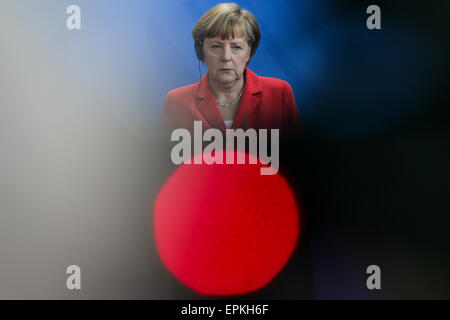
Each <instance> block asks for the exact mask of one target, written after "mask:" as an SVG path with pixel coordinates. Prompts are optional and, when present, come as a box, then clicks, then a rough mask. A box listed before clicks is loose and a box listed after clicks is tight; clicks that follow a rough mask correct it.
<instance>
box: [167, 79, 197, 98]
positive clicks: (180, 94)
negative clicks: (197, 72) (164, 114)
mask: <svg viewBox="0 0 450 320" xmlns="http://www.w3.org/2000/svg"><path fill="white" fill-rule="evenodd" d="M197 88H198V83H192V84H190V85H187V86H183V87H179V88H175V89H172V90H170V91H169V92H168V93H167V96H166V100H168V99H169V100H178V99H183V100H184V99H186V98H188V97H193V96H194V95H195V93H196V90H197Z"/></svg>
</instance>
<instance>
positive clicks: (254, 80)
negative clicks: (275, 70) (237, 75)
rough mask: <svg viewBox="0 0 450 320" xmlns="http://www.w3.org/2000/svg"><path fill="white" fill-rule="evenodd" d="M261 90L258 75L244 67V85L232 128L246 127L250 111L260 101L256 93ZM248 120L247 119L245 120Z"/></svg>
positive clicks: (259, 96)
mask: <svg viewBox="0 0 450 320" xmlns="http://www.w3.org/2000/svg"><path fill="white" fill-rule="evenodd" d="M261 91H262V88H261V83H260V82H259V77H258V76H257V75H256V74H255V73H253V72H252V71H251V70H250V69H249V68H246V69H245V87H244V92H243V93H242V97H241V101H240V103H239V108H238V110H237V112H236V116H235V117H234V121H233V126H232V128H233V129H237V128H244V129H248V128H246V126H247V124H246V120H247V119H248V116H249V115H250V113H251V112H252V111H253V110H254V109H255V108H256V107H257V106H258V105H259V103H260V102H261V95H260V94H257V93H259V92H261ZM247 121H248V120H247Z"/></svg>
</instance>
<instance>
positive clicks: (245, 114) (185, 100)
mask: <svg viewBox="0 0 450 320" xmlns="http://www.w3.org/2000/svg"><path fill="white" fill-rule="evenodd" d="M195 120H201V121H202V122H203V123H202V126H203V130H206V129H209V128H218V129H221V130H222V131H223V133H224V134H225V129H226V126H225V122H224V121H223V118H222V116H221V114H220V111H219V108H218V107H217V104H216V101H215V98H214V94H213V92H212V91H211V89H210V87H209V82H208V74H206V75H205V76H204V77H203V78H202V79H201V80H200V81H199V82H197V83H194V84H191V85H188V86H185V87H181V88H177V89H174V90H171V91H170V92H169V93H168V94H167V96H166V101H165V104H164V109H163V113H162V121H161V122H162V123H161V124H162V126H163V127H164V129H166V130H167V129H168V130H170V132H171V131H172V130H174V129H176V128H186V129H188V130H189V131H190V132H191V134H193V126H194V121H195ZM299 127H300V119H299V113H298V109H297V105H296V103H295V98H294V94H293V92H292V88H291V87H290V86H289V84H288V83H287V82H286V81H283V80H279V79H275V78H268V77H260V76H257V75H256V74H255V73H253V72H252V71H251V70H250V69H248V68H246V69H245V85H244V91H243V93H242V97H241V101H240V104H239V107H238V110H237V112H236V115H235V118H234V121H233V125H232V129H236V128H242V129H244V130H246V129H248V128H254V129H256V130H258V129H279V130H280V139H283V138H291V137H293V138H295V136H296V135H297V134H298V132H299Z"/></svg>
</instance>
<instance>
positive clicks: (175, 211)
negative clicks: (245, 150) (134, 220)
mask: <svg viewBox="0 0 450 320" xmlns="http://www.w3.org/2000/svg"><path fill="white" fill-rule="evenodd" d="M226 152H234V151H226ZM235 155H236V153H235ZM200 156H201V155H200ZM247 156H248V155H247ZM192 163H194V162H193V161H192ZM246 163H248V161H247V162H246ZM261 167H262V165H261V164H260V163H259V162H258V164H211V165H208V164H183V165H181V166H180V167H179V168H178V169H177V170H176V171H175V173H174V174H173V175H172V176H171V177H170V178H169V179H168V181H167V182H166V184H165V185H164V186H163V188H162V190H161V191H160V193H159V195H158V197H157V199H156V202H155V207H154V234H155V241H156V247H157V250H158V253H159V255H160V257H161V260H162V262H163V263H164V265H165V266H166V268H167V269H168V270H169V271H170V272H172V274H173V275H174V276H175V277H176V278H178V279H179V280H180V281H181V282H182V283H184V284H185V285H186V286H188V287H189V288H191V289H193V290H194V291H196V292H198V293H201V294H204V295H236V294H243V293H248V292H251V291H254V290H257V289H260V288H262V287H263V286H265V285H266V284H267V283H268V282H270V280H272V279H273V278H274V277H275V276H276V275H277V274H278V272H279V271H280V270H281V269H282V268H283V266H284V265H285V264H286V262H287V261H288V259H289V258H290V256H291V255H292V252H293V251H294V249H295V246H296V243H297V239H298V236H299V214H298V208H297V204H296V201H295V197H294V194H293V192H292V190H291V188H290V186H289V184H288V183H287V181H286V180H285V179H284V178H283V177H282V176H281V175H280V174H279V173H277V174H275V175H261V174H260V168H261Z"/></svg>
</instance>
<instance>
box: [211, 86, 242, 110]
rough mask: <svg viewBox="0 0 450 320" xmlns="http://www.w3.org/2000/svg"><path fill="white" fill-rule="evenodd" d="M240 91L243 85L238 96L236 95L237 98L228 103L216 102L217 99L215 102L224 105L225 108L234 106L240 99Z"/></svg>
mask: <svg viewBox="0 0 450 320" xmlns="http://www.w3.org/2000/svg"><path fill="white" fill-rule="evenodd" d="M242 92H244V87H242V90H241V92H240V93H239V96H238V97H237V99H236V100H234V101H233V102H230V103H220V102H217V101H216V103H217V105H218V106H219V107H225V108H228V107H231V106H234V105H235V104H236V103H238V101H239V100H241V96H242Z"/></svg>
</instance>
